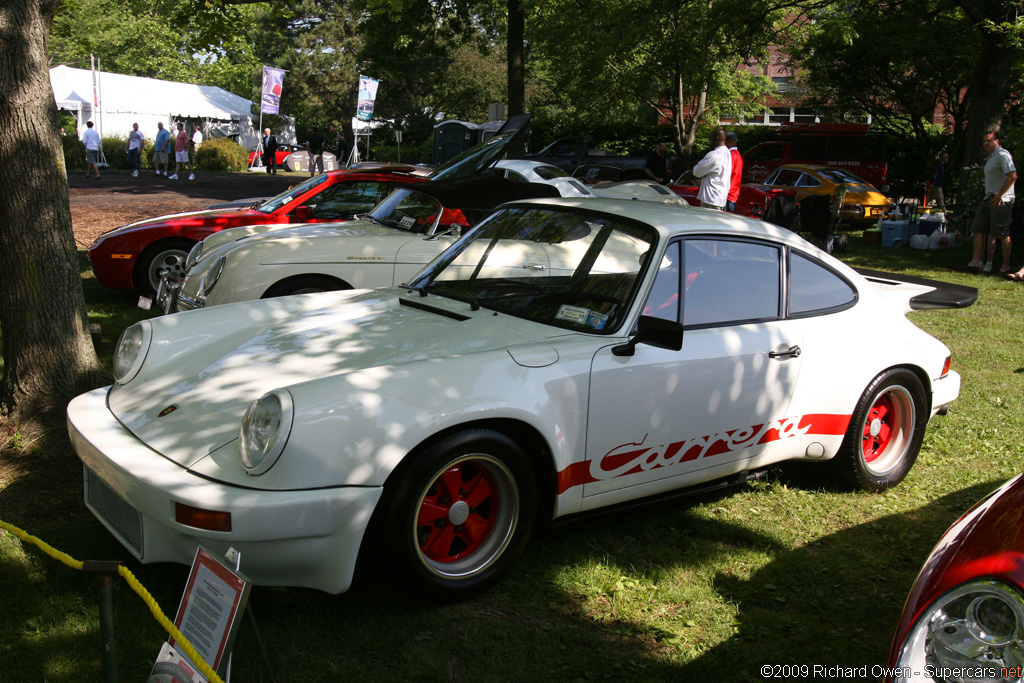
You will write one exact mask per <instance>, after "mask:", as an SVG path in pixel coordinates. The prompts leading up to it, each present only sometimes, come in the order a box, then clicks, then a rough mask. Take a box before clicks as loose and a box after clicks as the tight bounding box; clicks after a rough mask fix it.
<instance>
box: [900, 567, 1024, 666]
mask: <svg viewBox="0 0 1024 683" xmlns="http://www.w3.org/2000/svg"><path fill="white" fill-rule="evenodd" d="M897 666H899V667H907V670H908V671H913V672H915V674H916V676H915V678H913V679H910V678H901V679H898V680H901V681H902V680H925V681H928V680H936V681H946V682H947V683H973V682H974V681H981V680H990V681H991V680H1004V678H1005V677H1006V676H1007V675H1008V674H1007V673H1006V672H1008V671H1012V670H1014V669H1016V671H1017V672H1018V674H1017V675H1016V676H1013V677H1011V678H1009V679H1006V680H1015V681H1017V680H1020V675H1019V672H1020V671H1021V669H1020V668H1019V667H1021V666H1024V596H1021V594H1020V592H1019V591H1017V590H1016V589H1014V588H1011V587H1010V586H1007V585H1006V584H1003V583H999V582H997V581H991V580H979V581H971V582H970V583H965V584H962V585H960V586H957V587H956V588H954V589H953V590H951V591H949V592H948V593H946V594H945V595H943V596H942V597H940V598H938V599H937V600H936V601H935V602H934V603H933V604H932V605H931V606H930V607H929V608H928V609H927V610H925V611H924V612H923V613H922V614H921V616H920V617H919V618H918V620H917V622H916V623H915V624H914V627H913V628H912V629H911V630H910V634H909V635H908V636H907V639H906V641H905V642H904V644H903V649H902V650H901V651H900V659H899V663H898V664H897ZM1000 672H1002V673H1000ZM921 675H924V676H925V678H920V679H919V678H917V677H918V676H921Z"/></svg>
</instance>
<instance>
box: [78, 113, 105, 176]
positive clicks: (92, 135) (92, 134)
mask: <svg viewBox="0 0 1024 683" xmlns="http://www.w3.org/2000/svg"><path fill="white" fill-rule="evenodd" d="M85 125H86V126H87V128H86V129H85V132H84V133H82V144H83V145H85V154H86V156H87V157H89V168H88V169H86V171H85V175H86V176H88V175H89V172H90V171H92V170H93V169H94V168H95V169H96V177H97V178H99V177H100V145H101V144H103V143H102V141H101V140H100V134H99V133H97V132H96V129H95V128H93V127H92V121H86V122H85Z"/></svg>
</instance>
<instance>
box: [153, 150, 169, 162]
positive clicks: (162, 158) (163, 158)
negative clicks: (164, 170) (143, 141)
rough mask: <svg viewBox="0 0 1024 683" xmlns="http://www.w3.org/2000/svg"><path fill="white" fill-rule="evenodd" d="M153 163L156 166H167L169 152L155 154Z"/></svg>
mask: <svg viewBox="0 0 1024 683" xmlns="http://www.w3.org/2000/svg"><path fill="white" fill-rule="evenodd" d="M153 163H154V164H166V163H167V152H159V151H157V152H153Z"/></svg>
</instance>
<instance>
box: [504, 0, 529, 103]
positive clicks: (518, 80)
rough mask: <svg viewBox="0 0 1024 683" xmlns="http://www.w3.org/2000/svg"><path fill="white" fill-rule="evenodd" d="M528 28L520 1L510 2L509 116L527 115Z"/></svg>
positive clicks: (510, 0) (513, 0)
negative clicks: (526, 60)
mask: <svg viewBox="0 0 1024 683" xmlns="http://www.w3.org/2000/svg"><path fill="white" fill-rule="evenodd" d="M525 40H526V26H525V19H524V17H523V8H522V6H521V5H520V4H519V0H508V115H509V116H514V115H516V114H525V113H526V67H525V65H524V62H523V45H524V43H525Z"/></svg>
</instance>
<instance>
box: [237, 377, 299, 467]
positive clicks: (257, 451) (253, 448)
mask: <svg viewBox="0 0 1024 683" xmlns="http://www.w3.org/2000/svg"><path fill="white" fill-rule="evenodd" d="M292 417H293V410H292V397H291V394H289V393H288V392H287V391H285V390H283V389H278V390H276V391H271V392H270V393H267V394H264V395H263V396H261V397H259V398H258V399H256V400H255V401H253V402H252V403H250V404H249V407H248V408H247V409H246V411H245V415H244V416H243V417H242V424H241V427H240V428H239V432H238V460H239V462H241V464H242V467H244V468H245V471H246V473H247V474H250V475H253V476H255V475H260V474H263V473H264V472H266V471H267V470H269V469H270V468H271V467H273V466H274V465H275V464H276V463H277V461H278V459H279V458H280V457H281V453H283V452H284V447H285V445H286V444H287V443H288V435H289V434H290V433H291V429H292Z"/></svg>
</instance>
